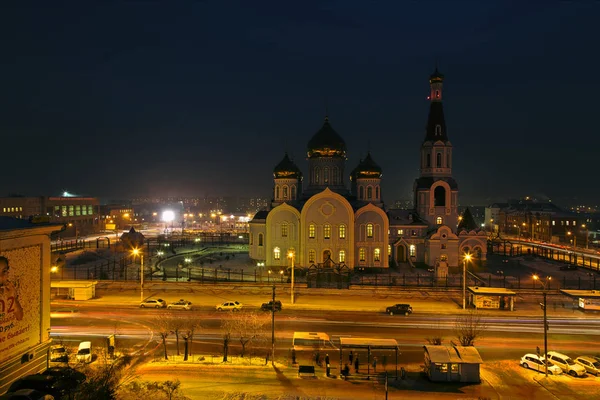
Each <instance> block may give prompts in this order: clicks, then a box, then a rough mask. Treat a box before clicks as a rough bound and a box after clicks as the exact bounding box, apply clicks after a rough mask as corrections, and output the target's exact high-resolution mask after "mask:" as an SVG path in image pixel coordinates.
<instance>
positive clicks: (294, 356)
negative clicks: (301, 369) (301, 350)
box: [292, 349, 296, 365]
mask: <svg viewBox="0 0 600 400" xmlns="http://www.w3.org/2000/svg"><path fill="white" fill-rule="evenodd" d="M294 364H296V349H292V365H294Z"/></svg>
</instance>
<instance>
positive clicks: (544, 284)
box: [533, 275, 552, 378]
mask: <svg viewBox="0 0 600 400" xmlns="http://www.w3.org/2000/svg"><path fill="white" fill-rule="evenodd" d="M533 280H534V281H539V282H540V284H541V285H542V288H543V291H542V293H543V294H544V302H543V303H542V304H540V306H542V310H544V364H545V369H546V378H547V377H548V359H547V354H548V322H547V319H546V295H547V294H548V286H549V285H550V281H551V280H552V277H551V276H547V277H546V279H544V280H543V281H542V280H541V279H540V277H539V276H537V275H533Z"/></svg>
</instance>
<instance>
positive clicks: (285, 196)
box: [283, 186, 288, 200]
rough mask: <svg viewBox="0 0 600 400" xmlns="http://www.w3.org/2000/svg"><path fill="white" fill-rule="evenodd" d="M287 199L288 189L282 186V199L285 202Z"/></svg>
mask: <svg viewBox="0 0 600 400" xmlns="http://www.w3.org/2000/svg"><path fill="white" fill-rule="evenodd" d="M287 198H288V187H287V186H284V187H283V199H284V200H287Z"/></svg>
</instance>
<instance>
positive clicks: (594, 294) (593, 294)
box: [560, 289, 600, 298]
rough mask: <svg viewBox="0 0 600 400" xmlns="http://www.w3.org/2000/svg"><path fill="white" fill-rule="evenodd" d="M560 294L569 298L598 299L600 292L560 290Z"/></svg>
mask: <svg viewBox="0 0 600 400" xmlns="http://www.w3.org/2000/svg"><path fill="white" fill-rule="evenodd" d="M560 292H561V293H562V294H566V295H567V296H570V297H589V298H600V290H567V289H560Z"/></svg>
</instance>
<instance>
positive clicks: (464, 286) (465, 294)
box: [463, 253, 471, 310]
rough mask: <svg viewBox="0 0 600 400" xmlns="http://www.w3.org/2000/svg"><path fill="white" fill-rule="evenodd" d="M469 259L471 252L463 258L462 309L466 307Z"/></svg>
mask: <svg viewBox="0 0 600 400" xmlns="http://www.w3.org/2000/svg"><path fill="white" fill-rule="evenodd" d="M468 261H471V254H469V253H467V254H465V257H464V258H463V310H464V309H466V308H467V262H468Z"/></svg>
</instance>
